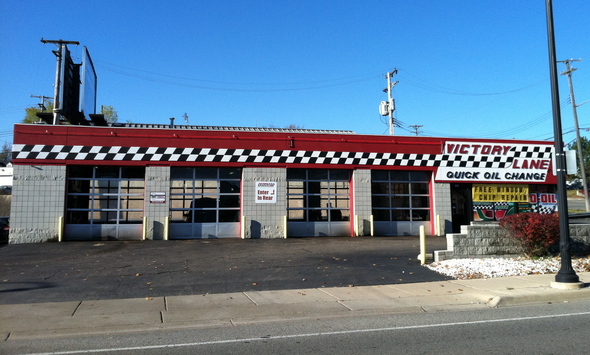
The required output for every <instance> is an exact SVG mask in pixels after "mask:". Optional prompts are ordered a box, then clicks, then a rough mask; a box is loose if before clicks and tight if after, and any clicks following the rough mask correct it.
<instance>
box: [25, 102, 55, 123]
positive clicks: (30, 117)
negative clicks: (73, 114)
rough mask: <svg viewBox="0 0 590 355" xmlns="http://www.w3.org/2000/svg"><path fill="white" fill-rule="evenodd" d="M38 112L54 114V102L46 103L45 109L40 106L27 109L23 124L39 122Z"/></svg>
mask: <svg viewBox="0 0 590 355" xmlns="http://www.w3.org/2000/svg"><path fill="white" fill-rule="evenodd" d="M37 112H53V101H46V103H45V106H44V107H39V106H31V107H27V108H26V109H25V117H24V118H23V120H22V123H35V122H39V117H37Z"/></svg>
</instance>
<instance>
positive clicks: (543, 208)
mask: <svg viewBox="0 0 590 355" xmlns="http://www.w3.org/2000/svg"><path fill="white" fill-rule="evenodd" d="M555 207H556V206H552V205H540V204H537V203H534V204H531V210H532V211H533V212H536V213H539V214H552V213H553V212H555Z"/></svg>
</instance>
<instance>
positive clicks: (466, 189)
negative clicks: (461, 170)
mask: <svg viewBox="0 0 590 355" xmlns="http://www.w3.org/2000/svg"><path fill="white" fill-rule="evenodd" d="M451 205H452V208H453V233H459V232H461V226H462V225H468V224H469V223H470V222H471V221H472V220H473V212H472V211H473V203H472V198H471V184H451Z"/></svg>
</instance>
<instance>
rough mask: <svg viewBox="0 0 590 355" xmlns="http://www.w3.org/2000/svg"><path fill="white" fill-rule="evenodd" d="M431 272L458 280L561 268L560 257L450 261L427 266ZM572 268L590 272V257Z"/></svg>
mask: <svg viewBox="0 0 590 355" xmlns="http://www.w3.org/2000/svg"><path fill="white" fill-rule="evenodd" d="M425 266H426V267H427V268H429V269H430V270H433V271H436V272H438V273H439V274H442V275H445V276H451V277H453V278H455V279H458V280H467V279H485V278H492V277H504V276H523V275H535V274H556V273H557V272H558V271H559V269H560V266H561V259H560V258H559V257H554V258H543V259H538V260H532V259H528V258H524V257H522V258H484V259H450V260H443V261H440V262H434V263H431V264H427V265H425ZM572 267H573V268H574V270H575V271H576V273H578V272H590V257H587V258H573V259H572Z"/></svg>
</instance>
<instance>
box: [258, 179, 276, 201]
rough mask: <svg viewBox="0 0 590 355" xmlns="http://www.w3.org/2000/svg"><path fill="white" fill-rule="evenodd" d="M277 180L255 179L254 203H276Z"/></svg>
mask: <svg viewBox="0 0 590 355" xmlns="http://www.w3.org/2000/svg"><path fill="white" fill-rule="evenodd" d="M276 202H277V182H276V181H256V203H276Z"/></svg>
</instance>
